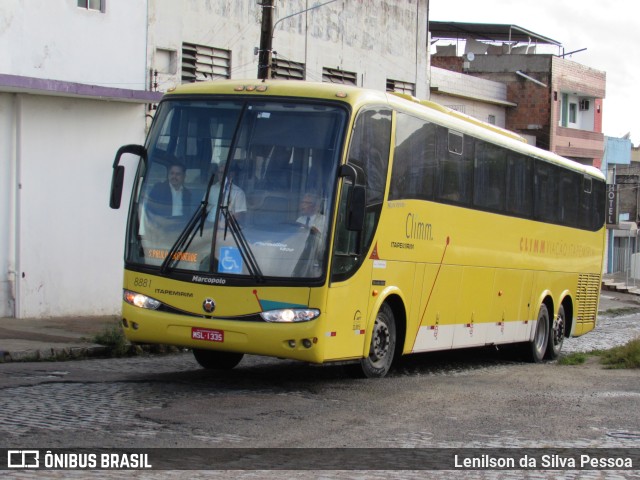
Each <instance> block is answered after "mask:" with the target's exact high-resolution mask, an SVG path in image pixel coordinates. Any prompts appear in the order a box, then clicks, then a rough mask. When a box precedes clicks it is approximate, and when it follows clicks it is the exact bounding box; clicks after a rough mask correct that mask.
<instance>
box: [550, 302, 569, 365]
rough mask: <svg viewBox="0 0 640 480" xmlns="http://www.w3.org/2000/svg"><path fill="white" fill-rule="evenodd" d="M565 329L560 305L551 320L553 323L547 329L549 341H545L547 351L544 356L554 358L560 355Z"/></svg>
mask: <svg viewBox="0 0 640 480" xmlns="http://www.w3.org/2000/svg"><path fill="white" fill-rule="evenodd" d="M565 329H566V321H565V314H564V307H563V306H562V305H560V308H559V309H558V316H557V317H556V318H555V319H554V320H553V324H552V325H551V328H550V329H549V342H548V343H547V353H546V355H545V358H547V359H549V360H554V359H556V358H558V355H560V350H562V344H563V343H564V335H565Z"/></svg>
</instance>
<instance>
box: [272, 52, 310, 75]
mask: <svg viewBox="0 0 640 480" xmlns="http://www.w3.org/2000/svg"><path fill="white" fill-rule="evenodd" d="M304 74H305V69H304V63H298V62H293V61H291V60H284V59H282V58H275V57H274V58H273V61H272V63H271V78H280V79H284V80H304V77H305V75H304Z"/></svg>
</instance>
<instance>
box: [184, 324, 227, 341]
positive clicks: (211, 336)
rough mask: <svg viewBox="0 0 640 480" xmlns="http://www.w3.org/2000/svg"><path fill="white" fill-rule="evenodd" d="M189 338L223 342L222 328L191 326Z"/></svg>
mask: <svg viewBox="0 0 640 480" xmlns="http://www.w3.org/2000/svg"><path fill="white" fill-rule="evenodd" d="M191 338H192V339H193V340H205V341H207V342H224V330H212V329H210V328H197V327H191Z"/></svg>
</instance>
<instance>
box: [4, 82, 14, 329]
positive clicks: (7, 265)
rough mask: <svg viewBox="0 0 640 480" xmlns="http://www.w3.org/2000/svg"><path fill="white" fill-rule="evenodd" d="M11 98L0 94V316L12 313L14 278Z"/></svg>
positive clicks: (12, 103) (12, 112) (12, 105)
mask: <svg viewBox="0 0 640 480" xmlns="http://www.w3.org/2000/svg"><path fill="white" fill-rule="evenodd" d="M14 121H15V108H14V99H13V97H12V96H11V95H3V94H1V93H0V272H1V274H0V317H7V316H13V311H14V308H13V307H14V303H13V281H14V279H15V273H14V272H15V267H14V264H13V260H14V258H15V254H14V250H15V249H14V239H15V236H14V232H13V230H12V229H11V228H10V226H11V225H12V224H13V223H14V215H15V208H14V196H15V192H14V188H15V185H16V182H15V181H14V172H13V165H12V162H10V161H9V159H10V158H12V156H13V155H14V149H15V145H14V141H13V139H14V138H15V134H14V133H13V126H14Z"/></svg>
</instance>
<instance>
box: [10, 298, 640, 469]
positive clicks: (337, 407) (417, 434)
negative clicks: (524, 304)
mask: <svg viewBox="0 0 640 480" xmlns="http://www.w3.org/2000/svg"><path fill="white" fill-rule="evenodd" d="M625 298H626V297H625ZM608 301H609V300H608V299H603V302H602V304H601V311H602V312H603V313H602V315H601V317H600V321H599V325H598V328H597V329H596V331H594V332H592V333H590V334H588V335H586V336H583V337H580V338H577V339H571V340H569V341H567V342H566V345H565V347H566V350H568V351H579V350H589V349H591V348H593V347H594V346H597V347H599V348H601V347H602V346H612V345H616V344H621V343H626V341H628V340H629V339H630V338H633V337H635V336H638V335H640V314H638V313H630V312H631V311H630V310H624V311H623V310H620V298H618V297H616V298H613V299H612V300H611V305H613V306H612V307H611V308H609V306H608V303H607V302H608ZM623 307H624V308H632V309H633V308H636V307H638V304H637V303H636V300H635V299H634V298H629V303H628V305H627V303H626V302H625V305H624V306H623ZM621 312H623V313H624V312H626V314H624V315H619V313H621ZM639 380H640V372H638V371H630V370H604V369H603V368H602V367H601V366H600V365H598V364H597V363H596V361H595V359H593V360H591V361H590V362H589V363H588V364H586V365H582V366H577V367H562V366H559V365H557V364H556V363H546V364H542V365H531V364H526V363H520V362H517V361H514V360H510V359H505V357H504V356H502V355H500V354H499V353H497V352H496V351H495V349H478V350H467V351H459V352H447V353H440V354H425V355H416V356H412V357H409V358H407V359H406V360H405V361H404V362H402V364H401V365H399V367H398V368H397V369H395V370H394V371H392V372H391V374H390V375H389V376H388V377H387V378H384V379H381V380H356V379H352V378H349V377H348V375H347V370H346V368H345V367H344V366H340V365H332V366H310V365H306V364H302V363H296V362H290V361H285V360H278V359H267V358H261V357H246V358H245V359H244V360H243V361H242V363H241V364H240V365H239V366H238V367H237V369H235V370H233V371H231V372H222V373H220V372H207V371H204V370H202V369H200V368H199V367H198V366H197V364H196V363H195V361H194V360H193V358H192V356H191V355H190V354H189V353H184V354H177V355H167V356H152V357H134V358H123V359H102V360H84V361H73V362H60V363H52V362H41V363H8V364H2V365H0V396H1V397H2V398H3V408H2V409H0V435H2V438H3V442H1V443H2V444H4V445H6V446H7V447H10V448H13V447H14V446H18V445H19V446H20V447H22V448H30V447H38V448H62V447H74V448H79V447H122V448H143V447H155V448H167V447H169V448H175V447H198V448H209V447H213V448H220V447H252V448H254V447H278V448H282V447H310V448H318V447H375V448H381V449H391V448H398V447H401V448H434V447H438V448H463V449H469V448H498V449H503V448H511V447H516V448H537V447H541V446H544V447H549V448H552V449H561V448H580V449H584V448H594V447H605V448H636V449H637V448H640V416H639V415H638V412H639V411H640V381H639ZM12 473H17V472H12ZM46 473H47V475H42V473H40V474H39V473H38V472H35V473H34V472H31V473H30V472H24V473H23V472H21V473H19V475H18V477H20V478H38V477H41V478H45V477H47V478H51V477H53V478H56V475H58V474H59V476H57V478H69V477H72V476H74V475H75V474H79V473H80V472H69V471H60V472H46ZM102 473H105V474H106V473H107V472H102ZM559 474H560V472H558V471H555V472H554V471H547V472H524V473H523V472H513V471H507V472H504V471H495V470H494V471H484V472H482V471H477V472H429V471H428V472H424V471H422V472H406V471H405V472H381V471H366V472H359V471H356V472H354V471H340V472H338V471H316V472H299V471H298V472H288V473H286V474H285V476H286V477H287V478H305V479H308V478H327V479H332V478H358V479H360V478H367V479H371V478H372V479H377V478H491V479H493V478H508V479H511V478H527V476H529V477H530V478H558V475H559ZM118 475H119V474H118V473H117V472H110V473H108V475H106V476H107V477H109V476H110V477H111V478H119V477H118ZM178 475H180V473H179V472H173V471H172V472H166V471H163V472H160V471H155V472H137V473H135V474H134V476H135V477H136V478H151V479H154V478H174V477H176V478H177V477H178ZM188 475H189V476H191V477H201V478H205V477H206V478H238V477H240V478H273V479H275V478H278V479H281V478H282V475H283V472H273V471H271V472H265V471H259V472H256V471H246V472H233V473H231V472H222V471H217V472H188ZM85 476H86V474H85V475H78V476H77V478H84V477H85ZM101 476H105V475H101ZM561 476H562V478H640V474H638V473H637V470H636V471H633V472H632V471H622V472H617V473H614V472H602V471H588V472H584V471H583V472H576V471H573V472H564V473H562V475H561Z"/></svg>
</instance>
